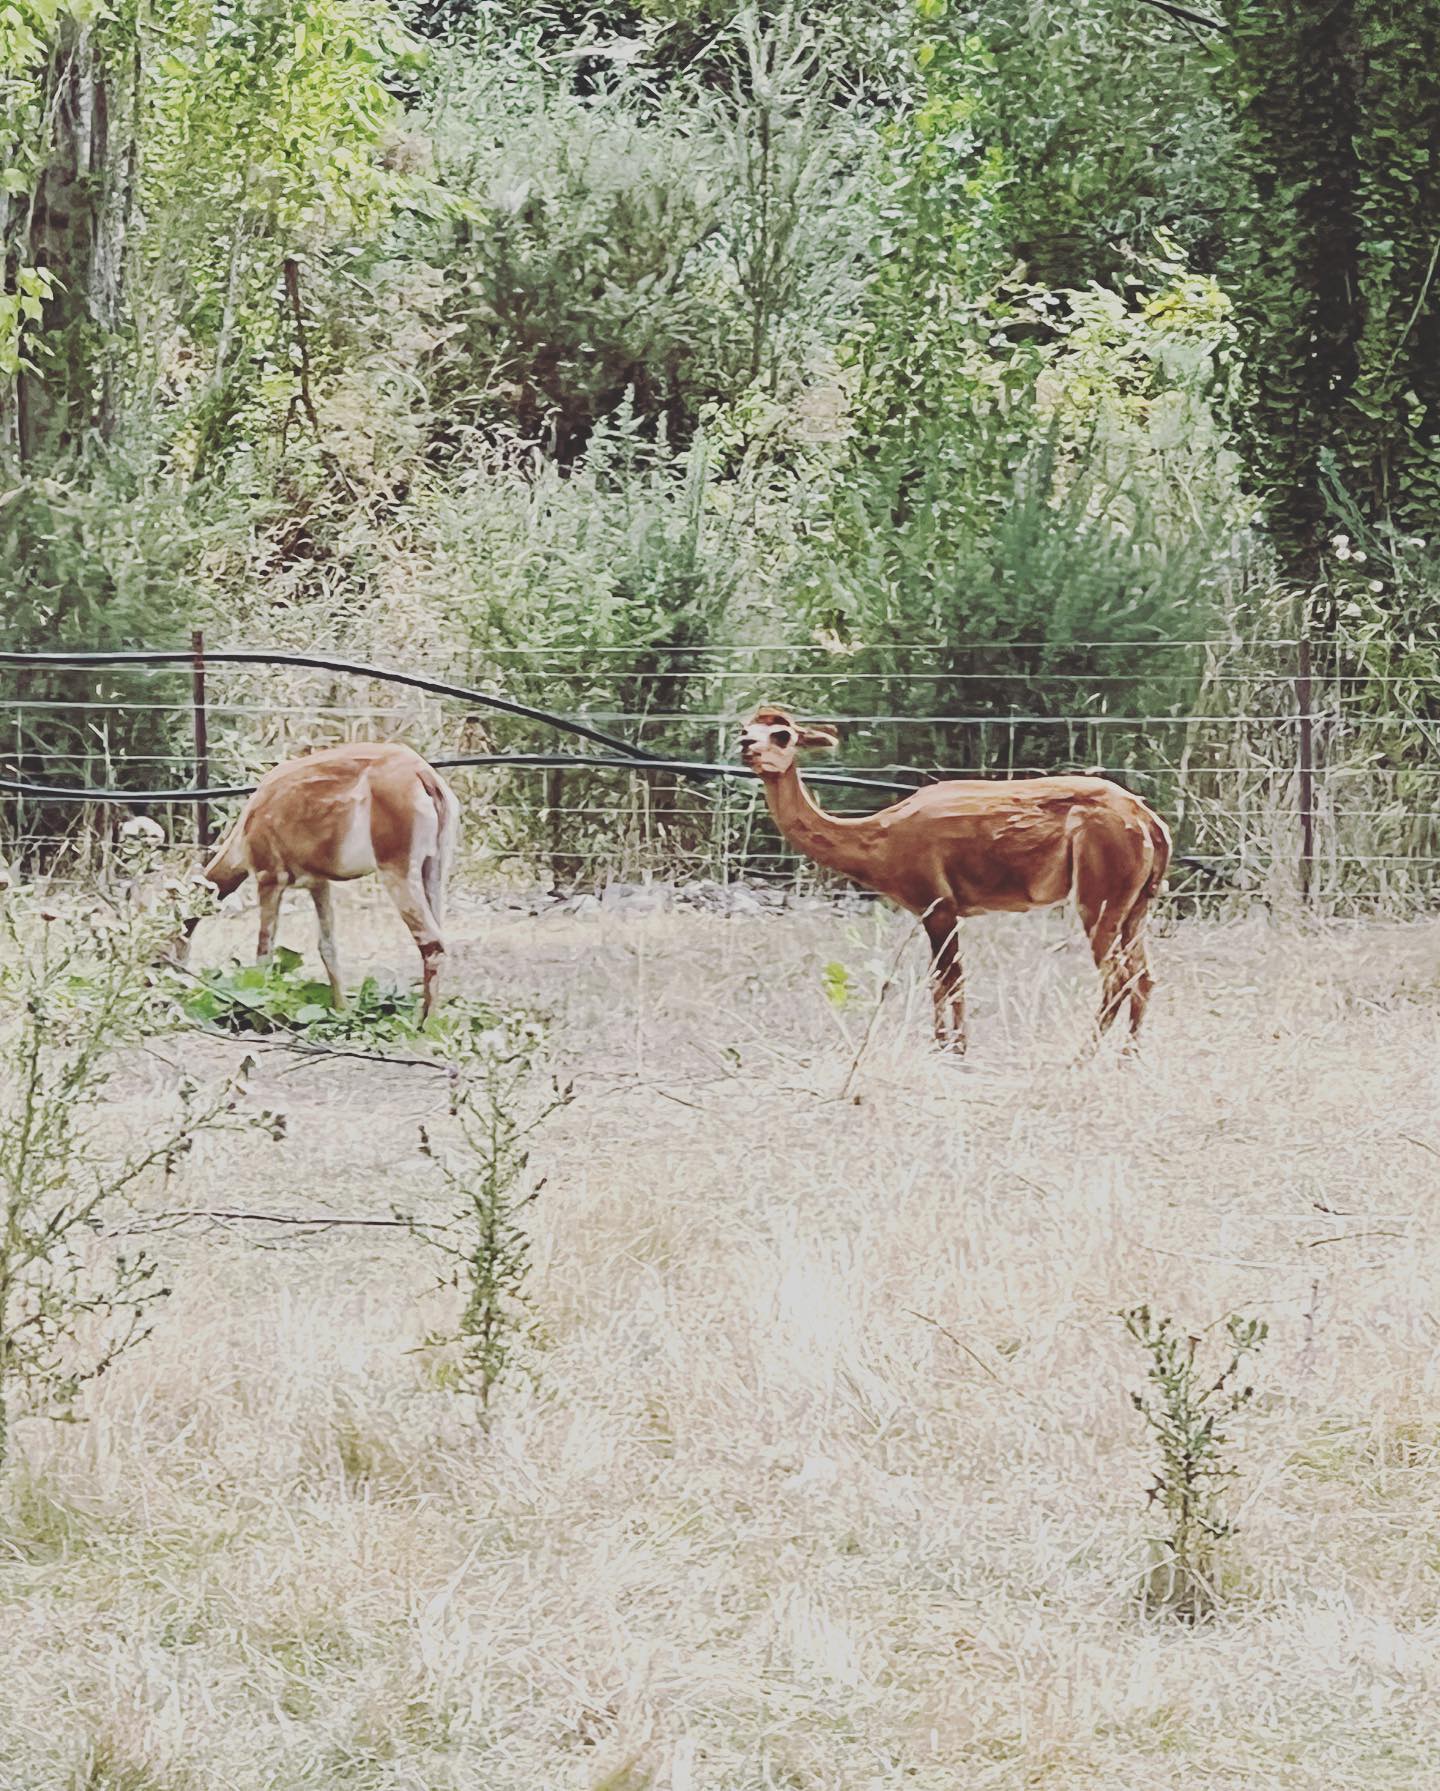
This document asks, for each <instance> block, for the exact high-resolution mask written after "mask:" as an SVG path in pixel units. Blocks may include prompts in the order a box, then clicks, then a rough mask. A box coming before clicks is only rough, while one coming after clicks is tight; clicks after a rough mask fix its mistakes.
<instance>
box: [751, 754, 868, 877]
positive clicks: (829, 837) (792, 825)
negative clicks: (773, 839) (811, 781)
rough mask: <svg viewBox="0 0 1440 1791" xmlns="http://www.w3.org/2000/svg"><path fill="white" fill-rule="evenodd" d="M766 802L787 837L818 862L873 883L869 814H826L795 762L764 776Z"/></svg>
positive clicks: (848, 875)
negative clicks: (850, 817)
mask: <svg viewBox="0 0 1440 1791" xmlns="http://www.w3.org/2000/svg"><path fill="white" fill-rule="evenodd" d="M764 784H765V801H766V803H767V804H768V805H769V809H770V813H771V815H772V816H773V817H774V819H775V825H776V826H777V827H778V828H779V829H780V831H781V833H783V834H784V835H785V838H786V839H787V840H789V842H790V844H791V845H792V846H794V847H795V849H796V850H797V851H799V852H803V853H804V854H805V856H806V857H807V858H813V859H814V860H815V862H816V863H817V864H823V865H826V866H828V868H829V869H831V870H833V871H841V872H843V873H844V875H845V876H847V877H854V878H855V879H856V880H857V881H858V882H861V883H870V884H873V881H874V874H875V868H876V867H875V863H874V831H875V830H874V828H873V827H872V825H871V818H870V817H869V816H868V815H861V816H857V817H856V818H855V819H853V820H847V819H843V818H842V817H841V816H839V815H827V814H826V812H825V810H824V809H823V808H821V807H820V806H819V804H818V803H817V802H816V801H815V800H814V798H813V797H812V796H811V794H810V792H809V791H808V790H807V789H806V788H805V785H804V782H803V780H802V779H801V776H800V773H799V771H798V770H796V768H795V766H794V765H791V766H790V768H789V769H788V770H787V771H785V772H783V773H782V774H781V775H780V776H779V777H767V778H765V779H764Z"/></svg>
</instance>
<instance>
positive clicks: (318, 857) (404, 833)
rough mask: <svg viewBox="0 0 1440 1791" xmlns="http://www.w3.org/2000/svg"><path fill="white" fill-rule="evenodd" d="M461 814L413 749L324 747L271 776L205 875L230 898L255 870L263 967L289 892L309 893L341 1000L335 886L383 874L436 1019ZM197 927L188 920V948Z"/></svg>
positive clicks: (426, 1002)
mask: <svg viewBox="0 0 1440 1791" xmlns="http://www.w3.org/2000/svg"><path fill="white" fill-rule="evenodd" d="M459 816H460V804H459V802H458V801H457V800H456V797H455V792H454V791H453V790H452V789H451V788H450V786H449V785H448V784H447V783H446V782H445V780H444V778H443V777H441V776H440V774H439V772H438V771H436V770H435V769H434V767H433V766H431V765H427V764H426V763H425V761H424V759H422V758H421V757H420V755H419V754H418V753H416V752H412V751H411V750H410V748H409V747H408V746H400V745H395V744H389V745H385V744H379V743H367V742H363V741H362V742H359V743H357V744H355V745H352V746H331V747H326V748H325V749H324V750H323V751H320V752H313V753H309V754H307V755H306V756H305V757H304V758H300V759H289V760H287V761H286V762H285V763H284V764H283V765H277V766H276V767H275V769H274V770H273V771H269V772H267V773H266V774H265V776H264V777H263V778H262V779H261V780H260V783H259V785H258V786H257V788H256V790H255V792H254V794H253V795H252V796H251V797H250V799H249V801H248V802H247V803H246V804H245V807H244V808H243V809H242V810H241V812H240V819H239V820H238V821H237V822H236V823H235V825H234V827H232V828H231V830H230V832H229V833H228V834H227V835H226V837H225V839H224V841H223V842H222V843H221V845H220V848H219V850H218V851H217V852H216V853H215V855H214V856H213V857H212V858H211V860H210V862H209V863H208V864H207V865H206V866H205V868H204V870H203V871H202V872H201V873H200V875H201V877H202V878H203V879H204V881H205V882H207V883H210V884H213V885H214V888H215V890H216V892H217V893H218V895H219V897H220V899H221V900H222V901H223V900H224V899H225V897H226V896H228V895H229V894H230V893H231V891H232V890H236V889H238V888H239V887H240V885H241V884H242V883H243V882H244V881H245V879H246V878H247V877H249V876H253V877H254V879H255V886H256V889H257V891H258V894H259V897H260V938H259V941H258V944H257V946H256V953H255V955H256V959H257V961H258V962H260V963H263V962H264V961H265V959H267V958H268V957H269V956H270V953H271V951H272V949H273V947H274V944H275V924H276V921H277V920H278V919H279V915H280V898H281V897H282V896H283V895H284V893H285V891H286V890H287V889H289V888H291V887H292V886H294V887H296V888H299V889H308V890H309V892H310V896H311V899H312V901H313V902H314V903H315V914H316V918H317V919H318V921H319V923H320V956H321V958H322V960H323V961H324V964H325V969H326V971H327V973H328V974H329V977H330V987H331V989H332V990H333V992H334V997H335V1005H336V1006H337V1007H342V1006H343V1005H344V1002H345V994H344V990H343V988H342V986H341V982H340V960H339V955H338V953H337V951H336V947H335V916H334V911H333V908H332V906H331V898H330V885H331V884H332V883H347V882H349V881H351V880H352V879H353V878H355V877H366V876H369V875H370V874H371V873H372V872H378V873H379V876H380V880H381V882H382V883H383V884H384V885H385V892H386V894H387V895H388V896H389V897H390V900H391V901H392V902H393V903H394V904H395V907H396V909H397V910H398V911H399V914H400V918H401V920H403V921H404V922H405V925H406V926H407V927H408V928H409V929H410V934H411V937H412V938H413V939H414V941H415V944H416V946H417V948H418V950H419V952H420V962H421V965H422V967H423V975H424V988H425V995H424V1002H423V1006H422V1012H423V1013H424V1014H426V1015H428V1014H429V1013H430V1011H431V1010H432V1008H433V1007H434V1005H435V1002H436V999H437V997H438V994H439V989H440V964H441V960H442V959H443V957H444V955H445V942H444V940H443V938H442V937H441V933H440V925H441V921H442V919H443V917H444V905H445V879H446V876H447V874H448V873H449V869H450V864H451V861H452V859H453V858H454V855H455V840H456V834H457V829H458V824H459ZM197 925H198V922H197V921H195V920H190V921H187V922H186V923H185V940H186V942H187V943H188V940H189V937H190V934H191V933H192V932H193V931H194V929H195V927H196V926H197ZM182 955H183V948H182Z"/></svg>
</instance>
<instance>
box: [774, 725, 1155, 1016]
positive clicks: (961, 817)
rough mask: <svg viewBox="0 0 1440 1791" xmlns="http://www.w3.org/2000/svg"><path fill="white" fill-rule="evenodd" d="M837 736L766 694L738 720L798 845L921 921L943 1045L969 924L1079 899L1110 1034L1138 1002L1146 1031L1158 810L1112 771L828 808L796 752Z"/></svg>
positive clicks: (952, 786)
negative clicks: (848, 812)
mask: <svg viewBox="0 0 1440 1791" xmlns="http://www.w3.org/2000/svg"><path fill="white" fill-rule="evenodd" d="M838 744H839V736H838V735H837V734H836V732H835V730H834V729H833V728H829V727H822V726H816V725H814V724H805V723H802V722H799V721H797V720H796V718H795V717H794V716H793V715H792V714H791V713H790V712H789V711H788V710H786V709H782V708H779V707H778V706H776V705H774V704H769V703H767V704H764V705H762V706H761V707H760V708H758V709H757V710H756V711H755V713H754V714H753V715H752V716H751V717H750V719H749V720H748V721H747V722H746V723H745V724H744V726H743V728H742V729H741V733H740V756H741V758H742V760H743V761H744V763H745V764H746V765H747V766H748V767H749V768H750V770H752V771H754V772H755V773H757V775H758V776H759V778H760V781H761V783H762V784H763V786H764V790H765V800H766V802H767V804H768V805H769V809H770V813H771V814H772V816H773V817H774V819H775V824H776V826H777V827H778V828H779V829H780V831H781V833H783V834H784V836H785V837H786V839H787V840H789V841H790V843H791V845H793V846H794V847H796V849H797V850H799V851H801V852H803V853H805V855H806V856H807V857H808V858H813V859H814V860H815V862H816V863H817V864H823V865H826V866H827V867H829V868H830V869H832V870H836V871H840V872H841V873H842V874H843V875H845V876H847V877H851V878H853V879H854V880H855V881H856V882H857V883H863V884H864V885H865V886H866V887H867V888H868V889H873V890H876V891H878V892H879V894H881V895H883V896H888V897H889V898H890V900H891V901H892V902H896V903H898V904H899V906H900V907H902V908H907V909H909V911H910V912H911V913H912V914H915V915H918V916H919V917H920V920H921V923H922V924H923V926H924V928H925V932H926V935H927V936H928V938H929V941H930V950H931V960H932V962H931V973H930V974H931V991H932V994H933V996H934V1001H935V1032H936V1037H937V1038H938V1039H939V1041H940V1042H941V1044H942V1045H945V1046H946V1047H948V1048H949V1049H952V1050H956V1051H963V1050H964V1049H965V995H964V977H963V970H962V966H961V962H960V953H959V945H958V937H957V928H958V926H959V922H960V921H961V920H962V919H964V918H965V917H966V916H968V915H974V914H989V913H997V912H999V913H1020V912H1023V911H1025V910H1027V909H1031V908H1049V907H1053V906H1054V905H1055V904H1056V903H1058V902H1063V901H1065V900H1066V899H1067V898H1069V897H1073V898H1074V901H1075V906H1076V909H1077V911H1078V913H1079V915H1080V920H1081V923H1082V924H1083V926H1084V928H1085V932H1086V936H1087V937H1088V938H1089V940H1090V948H1091V951H1092V952H1093V954H1094V958H1095V962H1096V965H1097V966H1098V967H1099V970H1100V975H1101V982H1102V995H1101V1002H1100V1013H1099V1018H1098V1027H1099V1030H1100V1031H1101V1032H1104V1031H1105V1030H1106V1029H1107V1028H1108V1027H1109V1026H1110V1024H1111V1023H1112V1021H1113V1020H1114V1019H1115V1016H1116V1014H1117V1013H1118V1012H1119V1011H1120V1009H1121V1007H1122V1006H1124V1005H1125V1003H1126V1002H1127V1001H1128V1003H1129V1008H1130V1031H1131V1034H1132V1036H1133V1035H1134V1034H1135V1033H1136V1032H1137V1031H1138V1030H1139V1028H1140V1023H1141V1021H1142V1019H1143V1018H1144V1015H1145V1008H1146V1004H1147V1003H1148V1001H1149V998H1150V991H1151V989H1152V987H1153V979H1152V978H1151V975H1150V966H1149V962H1148V960H1147V957H1146V953H1145V941H1144V928H1145V919H1146V916H1147V914H1148V912H1149V908H1150V904H1151V902H1152V901H1153V900H1154V898H1155V896H1156V894H1157V893H1158V891H1159V889H1160V886H1161V884H1162V883H1163V882H1164V879H1165V872H1166V869H1167V867H1168V865H1169V862H1170V835H1169V832H1168V830H1167V829H1166V826H1165V823H1164V822H1163V821H1162V820H1161V819H1160V817H1159V816H1158V815H1156V814H1154V813H1153V812H1152V811H1151V810H1150V809H1149V808H1147V807H1146V805H1145V804H1144V803H1143V802H1142V801H1141V800H1140V798H1139V797H1138V796H1133V795H1131V793H1130V792H1129V791H1128V790H1123V789H1121V787H1120V786H1119V784H1114V783H1111V782H1110V781H1109V779H1108V778H1103V777H1031V778H996V779H993V780H992V779H981V778H967V779H965V780H963V781H955V782H949V783H937V784H927V785H926V786H925V787H924V788H923V789H919V790H916V792H915V793H914V795H913V796H906V797H905V798H904V799H903V800H902V801H900V802H896V803H893V804H892V805H891V806H890V807H889V808H885V809H881V810H880V811H879V813H878V814H873V815H860V816H853V817H851V816H843V817H842V816H839V815H830V814H827V813H826V812H825V811H824V809H822V808H820V807H819V805H818V804H817V803H816V802H815V801H814V799H813V798H812V797H811V795H810V792H809V791H808V790H807V789H806V788H805V784H804V781H803V780H802V778H801V776H800V772H799V768H798V767H797V765H796V754H797V753H798V752H799V751H800V750H801V749H803V748H806V747H833V746H836V745H838Z"/></svg>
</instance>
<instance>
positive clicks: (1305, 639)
mask: <svg viewBox="0 0 1440 1791" xmlns="http://www.w3.org/2000/svg"><path fill="white" fill-rule="evenodd" d="M1295 702H1296V706H1297V707H1298V709H1299V711H1300V764H1299V772H1300V899H1301V901H1302V902H1308V901H1309V900H1310V895H1311V883H1312V880H1313V877H1314V871H1315V736H1314V718H1313V716H1312V715H1311V712H1310V636H1309V634H1308V632H1307V631H1306V628H1305V625H1304V622H1303V621H1302V622H1301V625H1300V641H1299V659H1298V661H1297V664H1296V669H1295Z"/></svg>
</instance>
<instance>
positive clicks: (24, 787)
mask: <svg viewBox="0 0 1440 1791" xmlns="http://www.w3.org/2000/svg"><path fill="white" fill-rule="evenodd" d="M195 657H196V656H195V653H194V651H193V649H186V648H182V647H174V648H158V649H155V648H143V649H138V648H137V649H131V650H128V651H123V652H116V653H96V652H89V651H76V652H73V653H66V652H55V653H14V652H0V665H22V666H23V665H55V666H77V667H83V666H116V665H193V664H194V661H195ZM204 660H205V663H206V664H208V665H290V666H298V667H301V668H303V669H305V670H308V671H322V672H345V673H347V674H349V675H350V676H352V677H356V678H372V679H375V680H376V681H378V682H380V683H384V684H399V685H402V686H404V687H405V688H407V689H410V690H423V691H426V692H428V693H429V694H431V695H433V696H445V697H456V698H458V699H459V700H460V701H461V702H466V703H475V704H478V705H479V706H481V707H482V708H487V709H495V710H498V711H500V712H501V713H502V714H505V715H518V716H521V717H523V718H524V719H525V720H527V721H539V722H544V723H545V725H546V726H547V727H552V728H559V729H560V731H561V732H562V733H568V734H575V735H578V736H579V737H580V738H581V739H583V740H593V741H594V742H595V743H596V745H597V746H608V747H610V748H612V749H613V751H614V752H615V754H617V755H618V756H616V757H613V758H609V757H607V758H599V757H596V758H580V757H578V756H576V755H574V754H568V753H468V754H465V755H463V756H461V757H458V758H447V759H435V760H433V761H432V763H433V764H434V765H435V766H436V768H437V769H441V770H449V769H456V768H459V767H463V766H487V765H488V766H501V765H517V766H522V767H528V768H531V769H542V770H561V769H563V768H565V767H567V766H571V767H574V768H575V769H576V770H586V769H589V770H602V771H603V770H622V771H623V770H649V771H674V772H679V773H680V774H682V775H683V776H687V777H744V778H754V777H755V776H756V775H757V774H756V773H755V772H753V771H751V770H750V769H749V768H748V767H747V766H744V765H716V764H707V763H705V762H703V761H698V760H691V759H662V758H659V757H658V756H657V755H656V754H655V753H652V752H647V751H645V749H644V748H643V747H639V746H632V745H631V744H630V742H629V741H628V740H621V739H619V738H618V736H616V735H614V734H606V733H603V732H602V731H601V730H600V729H599V728H592V727H591V726H589V724H588V723H586V722H582V721H575V720H573V719H571V718H569V717H566V716H561V715H553V714H551V713H550V711H549V710H548V709H537V708H535V706H534V705H533V704H530V703H519V702H515V701H514V700H513V699H512V698H510V697H499V696H494V695H492V694H491V693H490V692H489V691H484V690H472V689H470V688H469V687H468V686H466V685H463V684H447V683H444V682H443V681H442V680H440V679H437V678H422V677H420V676H419V675H418V674H417V673H414V672H392V671H386V670H384V669H382V668H381V667H380V666H374V665H361V664H357V663H356V662H355V661H353V660H348V659H326V658H323V657H321V656H320V655H319V654H315V653H264V652H260V651H258V650H257V649H254V648H250V647H221V648H216V649H214V650H213V651H212V650H210V649H208V648H207V649H206V651H205V653H204ZM806 777H807V780H808V781H809V782H810V783H816V784H829V785H832V786H840V787H843V788H845V789H851V790H878V791H879V792H881V793H882V794H884V795H900V796H908V795H910V794H911V793H912V792H913V791H915V790H917V789H922V788H924V786H923V785H921V784H915V783H895V782H893V781H891V780H889V779H883V778H873V777H854V776H852V775H851V774H850V773H849V772H845V771H811V772H807V773H806ZM254 788H255V786H254V785H253V784H229V785H216V786H213V787H210V788H206V789H203V790H90V789H77V788H73V787H72V788H66V787H65V786H64V785H60V784H34V783H28V782H26V781H24V780H23V779H20V778H9V777H0V791H3V792H4V793H5V794H6V795H10V796H32V797H36V798H48V799H50V800H52V801H62V802H63V801H70V802H124V803H150V802H210V801H223V800H225V799H226V798H229V797H237V796H249V795H250V794H251V793H252V792H253V791H254ZM1172 862H1173V863H1175V864H1183V865H1187V866H1188V867H1189V868H1190V869H1191V870H1194V871H1199V872H1200V873H1201V874H1202V875H1203V876H1208V877H1212V878H1214V880H1215V881H1216V882H1219V883H1225V884H1228V885H1229V886H1230V887H1231V888H1235V889H1238V888H1239V887H1240V885H1239V883H1238V882H1236V880H1235V879H1234V878H1233V877H1230V876H1227V875H1226V874H1225V872H1223V871H1220V870H1217V869H1216V868H1215V866H1214V865H1213V864H1211V863H1210V862H1208V861H1207V860H1205V859H1203V858H1191V857H1187V856H1185V855H1184V854H1183V853H1176V854H1175V856H1174V859H1173V860H1172Z"/></svg>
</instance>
